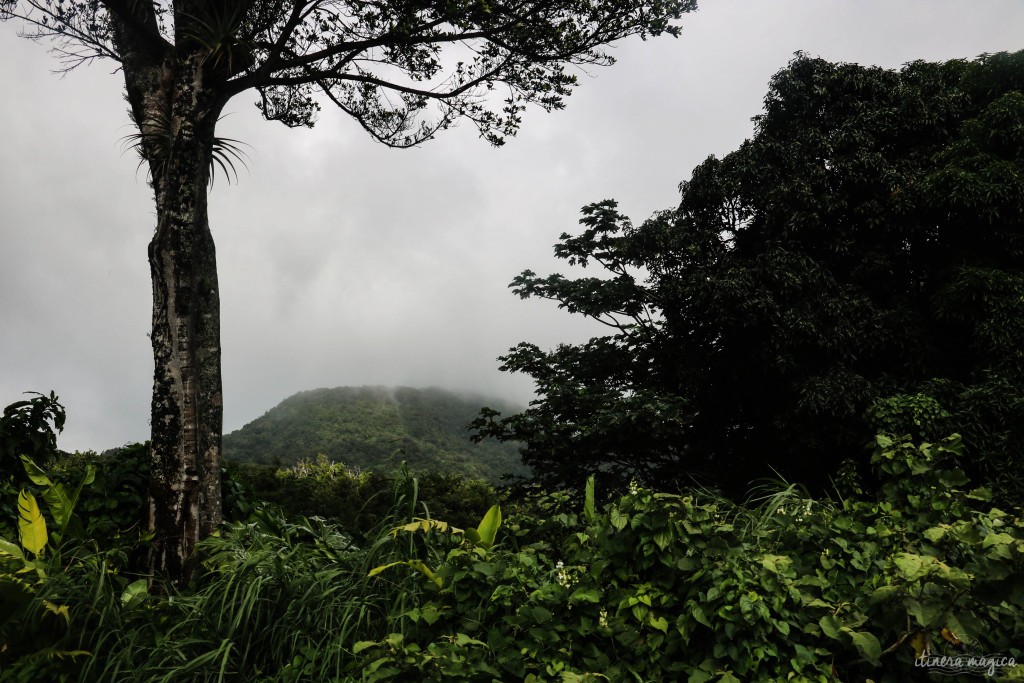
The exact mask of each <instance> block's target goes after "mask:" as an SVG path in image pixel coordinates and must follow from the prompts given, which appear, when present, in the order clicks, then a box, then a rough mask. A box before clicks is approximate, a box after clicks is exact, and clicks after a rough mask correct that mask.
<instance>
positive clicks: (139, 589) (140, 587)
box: [121, 579, 149, 605]
mask: <svg viewBox="0 0 1024 683" xmlns="http://www.w3.org/2000/svg"><path fill="white" fill-rule="evenodd" d="M148 593H149V586H148V584H147V582H146V579H139V580H138V581H132V582H131V583H130V584H128V585H127V586H125V587H124V590H123V591H121V604H122V605H130V604H132V603H133V602H135V601H136V600H141V599H142V598H143V597H144V596H146V595H147V594H148Z"/></svg>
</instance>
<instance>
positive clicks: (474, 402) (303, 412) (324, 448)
mask: <svg viewBox="0 0 1024 683" xmlns="http://www.w3.org/2000/svg"><path fill="white" fill-rule="evenodd" d="M484 400H485V399H483V398H479V397H472V396H460V395H458V394H456V393H454V392H451V391H445V390H442V389H413V388H410V387H394V388H388V387H338V388H335V389H316V390H313V391H303V392H301V393H298V394H295V395H294V396H291V397H289V398H287V399H285V400H284V401H282V402H281V403H280V404H279V405H277V406H275V407H274V408H272V409H270V410H268V411H267V412H266V413H265V414H263V415H262V416H260V417H259V418H257V419H255V420H253V421H252V422H250V423H249V424H247V425H245V426H244V427H242V428H241V429H239V430H238V431H236V432H232V433H230V434H225V435H224V457H225V458H227V459H228V460H238V461H244V462H253V463H262V464H277V465H294V464H295V463H296V462H298V461H299V460H303V459H311V458H315V457H316V456H317V455H324V456H326V457H327V458H328V459H329V460H334V461H337V462H343V463H345V465H347V466H349V467H351V468H358V469H374V470H384V471H387V470H392V469H395V468H396V467H397V466H398V464H399V463H401V462H406V463H407V464H408V465H409V467H411V468H413V469H417V470H436V471H453V472H459V473H461V474H464V475H466V476H467V477H472V478H477V479H486V480H488V481H493V482H498V481H500V480H501V478H502V477H503V476H504V475H507V474H511V475H517V476H525V475H527V474H528V473H529V469H528V468H526V467H524V466H523V464H522V462H521V460H520V458H519V452H518V450H519V449H518V444H514V443H501V442H498V441H496V440H494V439H485V440H481V441H480V442H479V443H476V444H474V443H472V442H471V441H470V440H469V437H470V431H469V429H468V426H467V425H469V423H470V422H471V421H472V420H473V418H475V417H476V414H477V413H478V412H479V410H480V405H481V402H483V401H484ZM501 405H502V410H504V411H506V412H509V413H516V412H519V411H520V410H521V408H518V407H516V406H513V405H511V404H507V403H502V404H501Z"/></svg>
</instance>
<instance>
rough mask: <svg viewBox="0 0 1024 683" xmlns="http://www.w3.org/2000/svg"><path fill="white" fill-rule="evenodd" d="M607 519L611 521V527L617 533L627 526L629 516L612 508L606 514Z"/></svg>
mask: <svg viewBox="0 0 1024 683" xmlns="http://www.w3.org/2000/svg"><path fill="white" fill-rule="evenodd" d="M608 519H609V520H610V521H611V523H612V526H613V527H615V528H616V529H617V530H619V531H622V530H623V529H625V528H626V525H627V524H629V515H627V514H625V513H624V512H621V511H620V510H619V508H617V507H612V509H611V511H610V512H609V513H608Z"/></svg>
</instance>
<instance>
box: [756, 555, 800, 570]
mask: <svg viewBox="0 0 1024 683" xmlns="http://www.w3.org/2000/svg"><path fill="white" fill-rule="evenodd" d="M792 564H793V560H791V559H790V558H788V557H786V556H785V555H765V556H763V557H762V558H761V565H762V566H763V567H764V568H765V569H767V570H769V571H772V572H775V573H776V574H781V573H783V572H785V571H786V570H787V569H789V567H790V566H791V565H792Z"/></svg>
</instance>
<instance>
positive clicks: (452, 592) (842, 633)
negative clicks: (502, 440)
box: [0, 436, 1024, 683]
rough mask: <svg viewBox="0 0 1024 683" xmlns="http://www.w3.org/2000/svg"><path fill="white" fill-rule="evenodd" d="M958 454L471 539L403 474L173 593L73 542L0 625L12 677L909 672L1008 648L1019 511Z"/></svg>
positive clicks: (258, 540)
mask: <svg viewBox="0 0 1024 683" xmlns="http://www.w3.org/2000/svg"><path fill="white" fill-rule="evenodd" d="M960 451H961V447H960V441H959V438H958V437H952V438H949V439H945V440H943V441H941V442H938V443H932V444H927V443H926V444H920V445H916V444H913V443H911V442H909V441H907V440H903V439H892V438H889V437H885V436H880V437H879V438H878V441H877V448H876V450H875V453H874V455H873V457H872V465H873V467H874V468H875V473H876V475H877V477H878V478H879V481H880V490H879V492H878V493H877V494H865V493H863V492H862V490H861V489H860V487H859V486H858V483H857V481H856V480H855V478H854V477H853V475H848V476H845V477H844V478H843V479H842V481H841V483H840V488H841V490H842V492H843V495H844V496H845V497H840V498H837V499H835V500H823V499H815V498H809V497H807V496H805V495H804V494H803V493H802V492H801V490H799V489H797V488H796V487H788V488H782V489H781V490H780V488H779V487H776V490H774V491H769V492H768V493H765V494H764V495H763V496H762V497H760V498H757V499H754V500H753V501H752V502H749V503H747V504H745V505H738V504H734V503H732V502H729V501H728V500H724V499H720V498H713V497H710V496H706V495H702V494H692V495H685V496H680V495H668V494H660V493H655V492H653V491H650V490H646V489H641V488H634V489H633V490H631V491H630V492H629V493H627V494H626V495H623V496H621V497H618V498H616V499H614V500H612V501H609V502H608V503H606V504H604V505H599V504H598V502H597V501H596V500H595V497H594V490H593V486H592V485H591V486H590V487H588V490H587V494H586V496H585V500H584V501H583V503H582V504H581V503H580V502H579V501H575V500H570V496H569V495H568V494H554V495H544V496H540V497H539V498H536V499H534V500H531V501H529V502H528V503H517V504H507V505H506V509H505V510H504V520H502V515H501V511H500V510H499V508H496V507H492V509H491V510H490V511H489V512H488V513H487V514H486V515H482V512H483V511H482V510H481V511H480V513H478V514H481V515H482V517H483V519H482V520H480V519H478V520H477V521H478V522H479V524H477V525H475V528H472V529H468V530H467V531H461V530H459V529H456V528H455V527H453V526H452V525H449V524H447V523H445V522H442V521H439V520H437V519H432V518H430V517H429V516H426V515H425V508H424V507H423V506H422V505H418V504H417V502H416V500H415V486H414V483H413V482H412V481H407V482H405V483H400V484H399V485H398V486H397V487H396V500H397V506H396V508H395V509H394V515H393V516H392V519H391V521H390V523H389V525H383V526H381V527H380V528H379V529H378V530H377V532H376V533H375V534H371V535H368V538H372V541H367V542H365V543H362V544H360V545H358V546H357V545H355V544H354V543H353V542H352V541H351V539H350V538H349V537H348V536H347V535H346V534H344V533H342V532H340V530H339V529H338V528H336V527H334V526H332V525H330V524H326V523H323V522H321V521H317V520H315V519H313V520H303V519H299V520H293V521H286V520H284V519H282V518H280V517H279V516H278V515H276V514H274V513H272V512H271V511H269V510H267V509H257V510H256V511H255V512H254V513H253V514H252V515H251V516H250V518H249V519H248V520H246V521H244V522H238V523H235V524H232V525H229V526H227V527H226V528H225V529H224V531H223V532H222V534H221V535H220V536H219V537H215V538H211V539H209V540H207V541H206V542H205V543H204V544H203V552H204V554H205V556H204V563H203V564H204V567H205V572H204V573H203V574H202V576H200V577H199V579H198V580H197V582H196V583H195V584H194V585H192V586H191V587H190V588H189V589H188V590H187V591H183V592H175V591H173V590H172V589H170V588H168V587H166V586H162V585H160V584H157V586H156V587H159V588H160V589H161V590H162V591H165V592H166V594H165V595H158V594H157V592H158V591H157V590H155V589H154V590H150V591H147V590H145V586H144V584H143V585H141V586H140V583H139V582H138V581H136V580H134V579H135V577H131V576H123V575H122V574H121V573H120V572H119V570H118V561H119V560H118V557H116V556H115V555H114V554H112V553H104V552H102V551H100V550H99V549H97V548H95V547H93V548H92V549H91V550H90V549H89V547H88V545H89V544H81V545H79V546H75V547H74V548H73V549H68V550H66V551H65V552H64V553H63V557H65V558H69V557H70V558H72V559H71V561H67V562H65V564H64V566H63V569H62V570H61V571H51V572H50V573H49V574H48V577H47V579H46V581H45V582H44V583H42V584H41V585H40V587H39V593H38V595H37V596H36V599H35V600H34V601H33V602H32V603H31V604H29V605H28V606H27V607H25V608H24V609H21V610H19V611H18V612H17V613H16V614H12V615H10V616H7V617H6V618H5V619H4V620H3V621H0V649H2V650H4V652H3V653H2V654H0V676H2V677H3V680H4V681H38V680H47V681H61V680H69V681H73V680H81V681H103V682H104V683H107V682H117V681H157V680H159V681H190V682H191V681H246V682H248V681H256V682H268V683H269V682H270V681H282V682H285V681H287V682H291V681H296V682H297V681H346V682H348V681H488V682H490V681H508V680H525V681H583V680H611V681H628V680H638V681H664V680H679V681H693V682H701V681H772V682H774V681H783V680H793V681H862V680H873V681H876V682H877V683H883V682H889V681H891V682H892V683H897V682H900V683H902V682H903V681H906V680H910V679H912V678H918V677H920V675H921V673H922V670H921V669H920V668H917V669H916V670H915V667H914V664H915V657H916V656H917V655H925V654H930V655H937V654H941V653H946V654H969V653H975V654H1000V655H1004V656H1006V657H1013V658H1016V659H1018V660H1019V659H1022V658H1024V652H1022V651H1021V643H1024V620H1022V619H1021V616H1020V615H1021V613H1022V610H1024V514H1022V510H1020V509H1019V508H1015V509H1006V510H1000V509H997V508H995V507H993V505H992V503H991V501H990V498H991V494H990V492H989V491H988V490H986V489H984V488H974V489H971V488H969V487H967V486H966V485H967V480H966V477H965V475H964V474H963V473H962V471H961V470H960V469H959V464H958V460H959V458H960ZM389 529H390V531H389ZM0 567H4V568H5V569H3V570H2V571H3V572H6V573H5V574H3V575H4V576H10V575H12V574H13V573H14V572H15V571H16V570H17V569H18V566H17V563H14V562H9V561H8V560H7V559H0ZM998 672H999V674H1000V675H1001V676H1003V677H1009V676H1016V677H1017V678H1016V679H1017V680H1020V679H1022V678H1024V676H1022V675H1021V674H1022V673H1024V672H1021V671H1020V670H1019V669H1015V670H1011V669H1009V668H1005V667H1004V668H999V669H998Z"/></svg>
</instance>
